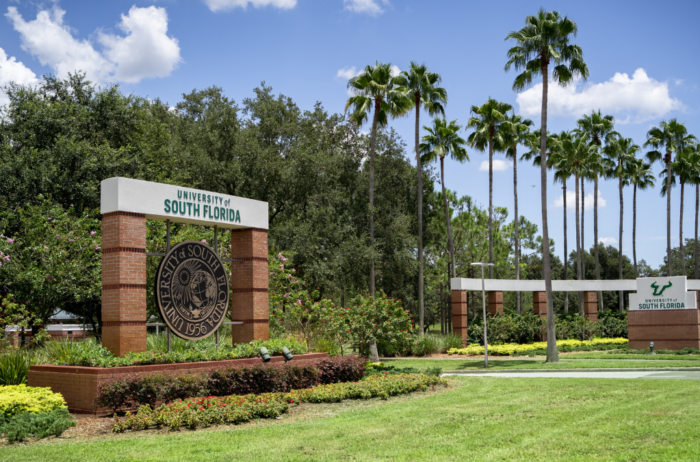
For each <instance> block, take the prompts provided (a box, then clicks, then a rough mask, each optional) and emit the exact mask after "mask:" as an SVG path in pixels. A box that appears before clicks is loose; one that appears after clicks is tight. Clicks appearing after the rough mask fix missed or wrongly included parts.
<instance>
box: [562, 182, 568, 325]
mask: <svg viewBox="0 0 700 462" xmlns="http://www.w3.org/2000/svg"><path fill="white" fill-rule="evenodd" d="M563 183H564V188H563V189H564V280H565V281H566V280H568V279H569V254H568V253H567V252H568V251H569V248H568V243H567V237H566V235H567V227H566V178H564V180H563ZM568 312H569V292H565V293H564V313H568Z"/></svg>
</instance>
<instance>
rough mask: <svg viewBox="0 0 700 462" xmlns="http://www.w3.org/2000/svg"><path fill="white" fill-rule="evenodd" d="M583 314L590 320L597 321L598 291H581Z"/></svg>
mask: <svg viewBox="0 0 700 462" xmlns="http://www.w3.org/2000/svg"><path fill="white" fill-rule="evenodd" d="M583 314H584V316H586V317H587V318H588V319H590V320H591V321H598V292H594V291H589V292H584V293H583Z"/></svg>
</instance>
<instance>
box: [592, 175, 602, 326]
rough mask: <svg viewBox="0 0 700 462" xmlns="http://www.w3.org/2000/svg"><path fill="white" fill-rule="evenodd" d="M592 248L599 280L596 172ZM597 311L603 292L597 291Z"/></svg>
mask: <svg viewBox="0 0 700 462" xmlns="http://www.w3.org/2000/svg"><path fill="white" fill-rule="evenodd" d="M593 190H594V191H593V248H594V253H595V278H596V281H600V261H599V260H598V174H597V173H596V174H595V177H594V179H593ZM597 298H598V311H600V312H601V313H602V312H603V309H604V307H603V292H602V291H600V290H599V291H598V297H597Z"/></svg>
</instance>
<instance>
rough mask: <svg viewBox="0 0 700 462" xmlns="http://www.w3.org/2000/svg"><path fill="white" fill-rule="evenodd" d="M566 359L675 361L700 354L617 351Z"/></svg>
mask: <svg viewBox="0 0 700 462" xmlns="http://www.w3.org/2000/svg"><path fill="white" fill-rule="evenodd" d="M562 357H563V358H566V359H569V358H571V359H644V360H649V361H658V360H664V359H672V360H674V361H700V355H664V354H655V355H650V354H648V353H647V354H641V355H634V354H615V353H570V354H567V355H566V356H562Z"/></svg>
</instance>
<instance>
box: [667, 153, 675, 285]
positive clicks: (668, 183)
mask: <svg viewBox="0 0 700 462" xmlns="http://www.w3.org/2000/svg"><path fill="white" fill-rule="evenodd" d="M666 261H667V263H666V264H667V265H668V275H669V276H673V269H672V268H671V150H670V149H669V150H667V151H666Z"/></svg>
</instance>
